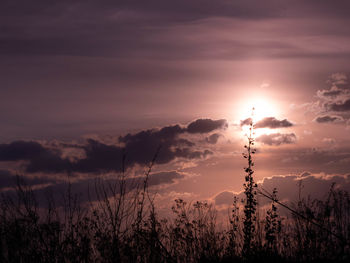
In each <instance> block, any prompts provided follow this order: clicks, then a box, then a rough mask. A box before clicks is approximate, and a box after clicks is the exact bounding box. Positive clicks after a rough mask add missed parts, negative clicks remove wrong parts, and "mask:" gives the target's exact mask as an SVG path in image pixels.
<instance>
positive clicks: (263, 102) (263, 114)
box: [236, 96, 280, 136]
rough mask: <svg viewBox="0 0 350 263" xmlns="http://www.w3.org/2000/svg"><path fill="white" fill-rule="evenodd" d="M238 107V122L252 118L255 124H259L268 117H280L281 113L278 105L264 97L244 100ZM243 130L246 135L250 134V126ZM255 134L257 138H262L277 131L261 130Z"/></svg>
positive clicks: (256, 130) (243, 127)
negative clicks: (263, 135) (261, 136)
mask: <svg viewBox="0 0 350 263" xmlns="http://www.w3.org/2000/svg"><path fill="white" fill-rule="evenodd" d="M236 106H237V107H238V108H237V109H236V120H238V121H243V120H246V119H248V118H252V119H253V123H257V122H258V121H260V120H262V119H264V118H267V117H275V118H278V117H280V112H279V110H278V107H277V106H276V103H274V102H273V101H272V100H270V99H268V98H266V97H263V96H259V97H254V98H247V99H246V100H242V101H241V102H240V103H239V104H236ZM253 109H254V110H253ZM241 128H242V131H243V133H244V135H246V134H248V133H249V126H247V125H244V126H242V127H241ZM254 132H255V136H260V135H262V134H270V133H272V132H276V130H271V129H268V128H261V129H255V131H254Z"/></svg>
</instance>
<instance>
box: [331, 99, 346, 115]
mask: <svg viewBox="0 0 350 263" xmlns="http://www.w3.org/2000/svg"><path fill="white" fill-rule="evenodd" d="M326 105H327V107H328V108H329V110H331V111H337V112H344V111H350V98H349V99H347V100H345V101H342V102H334V103H329V104H326Z"/></svg>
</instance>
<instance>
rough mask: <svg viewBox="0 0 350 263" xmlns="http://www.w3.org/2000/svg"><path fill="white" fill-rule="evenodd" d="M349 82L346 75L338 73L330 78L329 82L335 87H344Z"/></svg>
mask: <svg viewBox="0 0 350 263" xmlns="http://www.w3.org/2000/svg"><path fill="white" fill-rule="evenodd" d="M347 80H348V77H347V76H346V74H345V73H342V72H336V73H333V74H332V75H331V76H330V77H329V80H328V82H330V83H331V84H333V85H343V84H346V83H347Z"/></svg>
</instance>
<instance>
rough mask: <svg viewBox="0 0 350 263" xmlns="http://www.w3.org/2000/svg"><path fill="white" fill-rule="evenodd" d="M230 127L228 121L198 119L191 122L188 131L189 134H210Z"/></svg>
mask: <svg viewBox="0 0 350 263" xmlns="http://www.w3.org/2000/svg"><path fill="white" fill-rule="evenodd" d="M227 127H228V124H227V121H226V120H224V119H221V120H211V119H198V120H196V121H194V122H191V123H190V124H189V125H188V126H187V129H186V131H187V132H188V133H209V132H211V131H214V130H217V129H225V128H227Z"/></svg>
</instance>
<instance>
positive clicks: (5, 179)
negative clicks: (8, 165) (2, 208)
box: [0, 170, 15, 190]
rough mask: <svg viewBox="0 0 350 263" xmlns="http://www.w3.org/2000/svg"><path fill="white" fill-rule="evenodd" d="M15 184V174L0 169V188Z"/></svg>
mask: <svg viewBox="0 0 350 263" xmlns="http://www.w3.org/2000/svg"><path fill="white" fill-rule="evenodd" d="M14 184H15V176H14V175H13V174H12V173H11V172H10V171H7V170H0V190H1V189H2V188H6V187H11V186H13V185H14Z"/></svg>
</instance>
